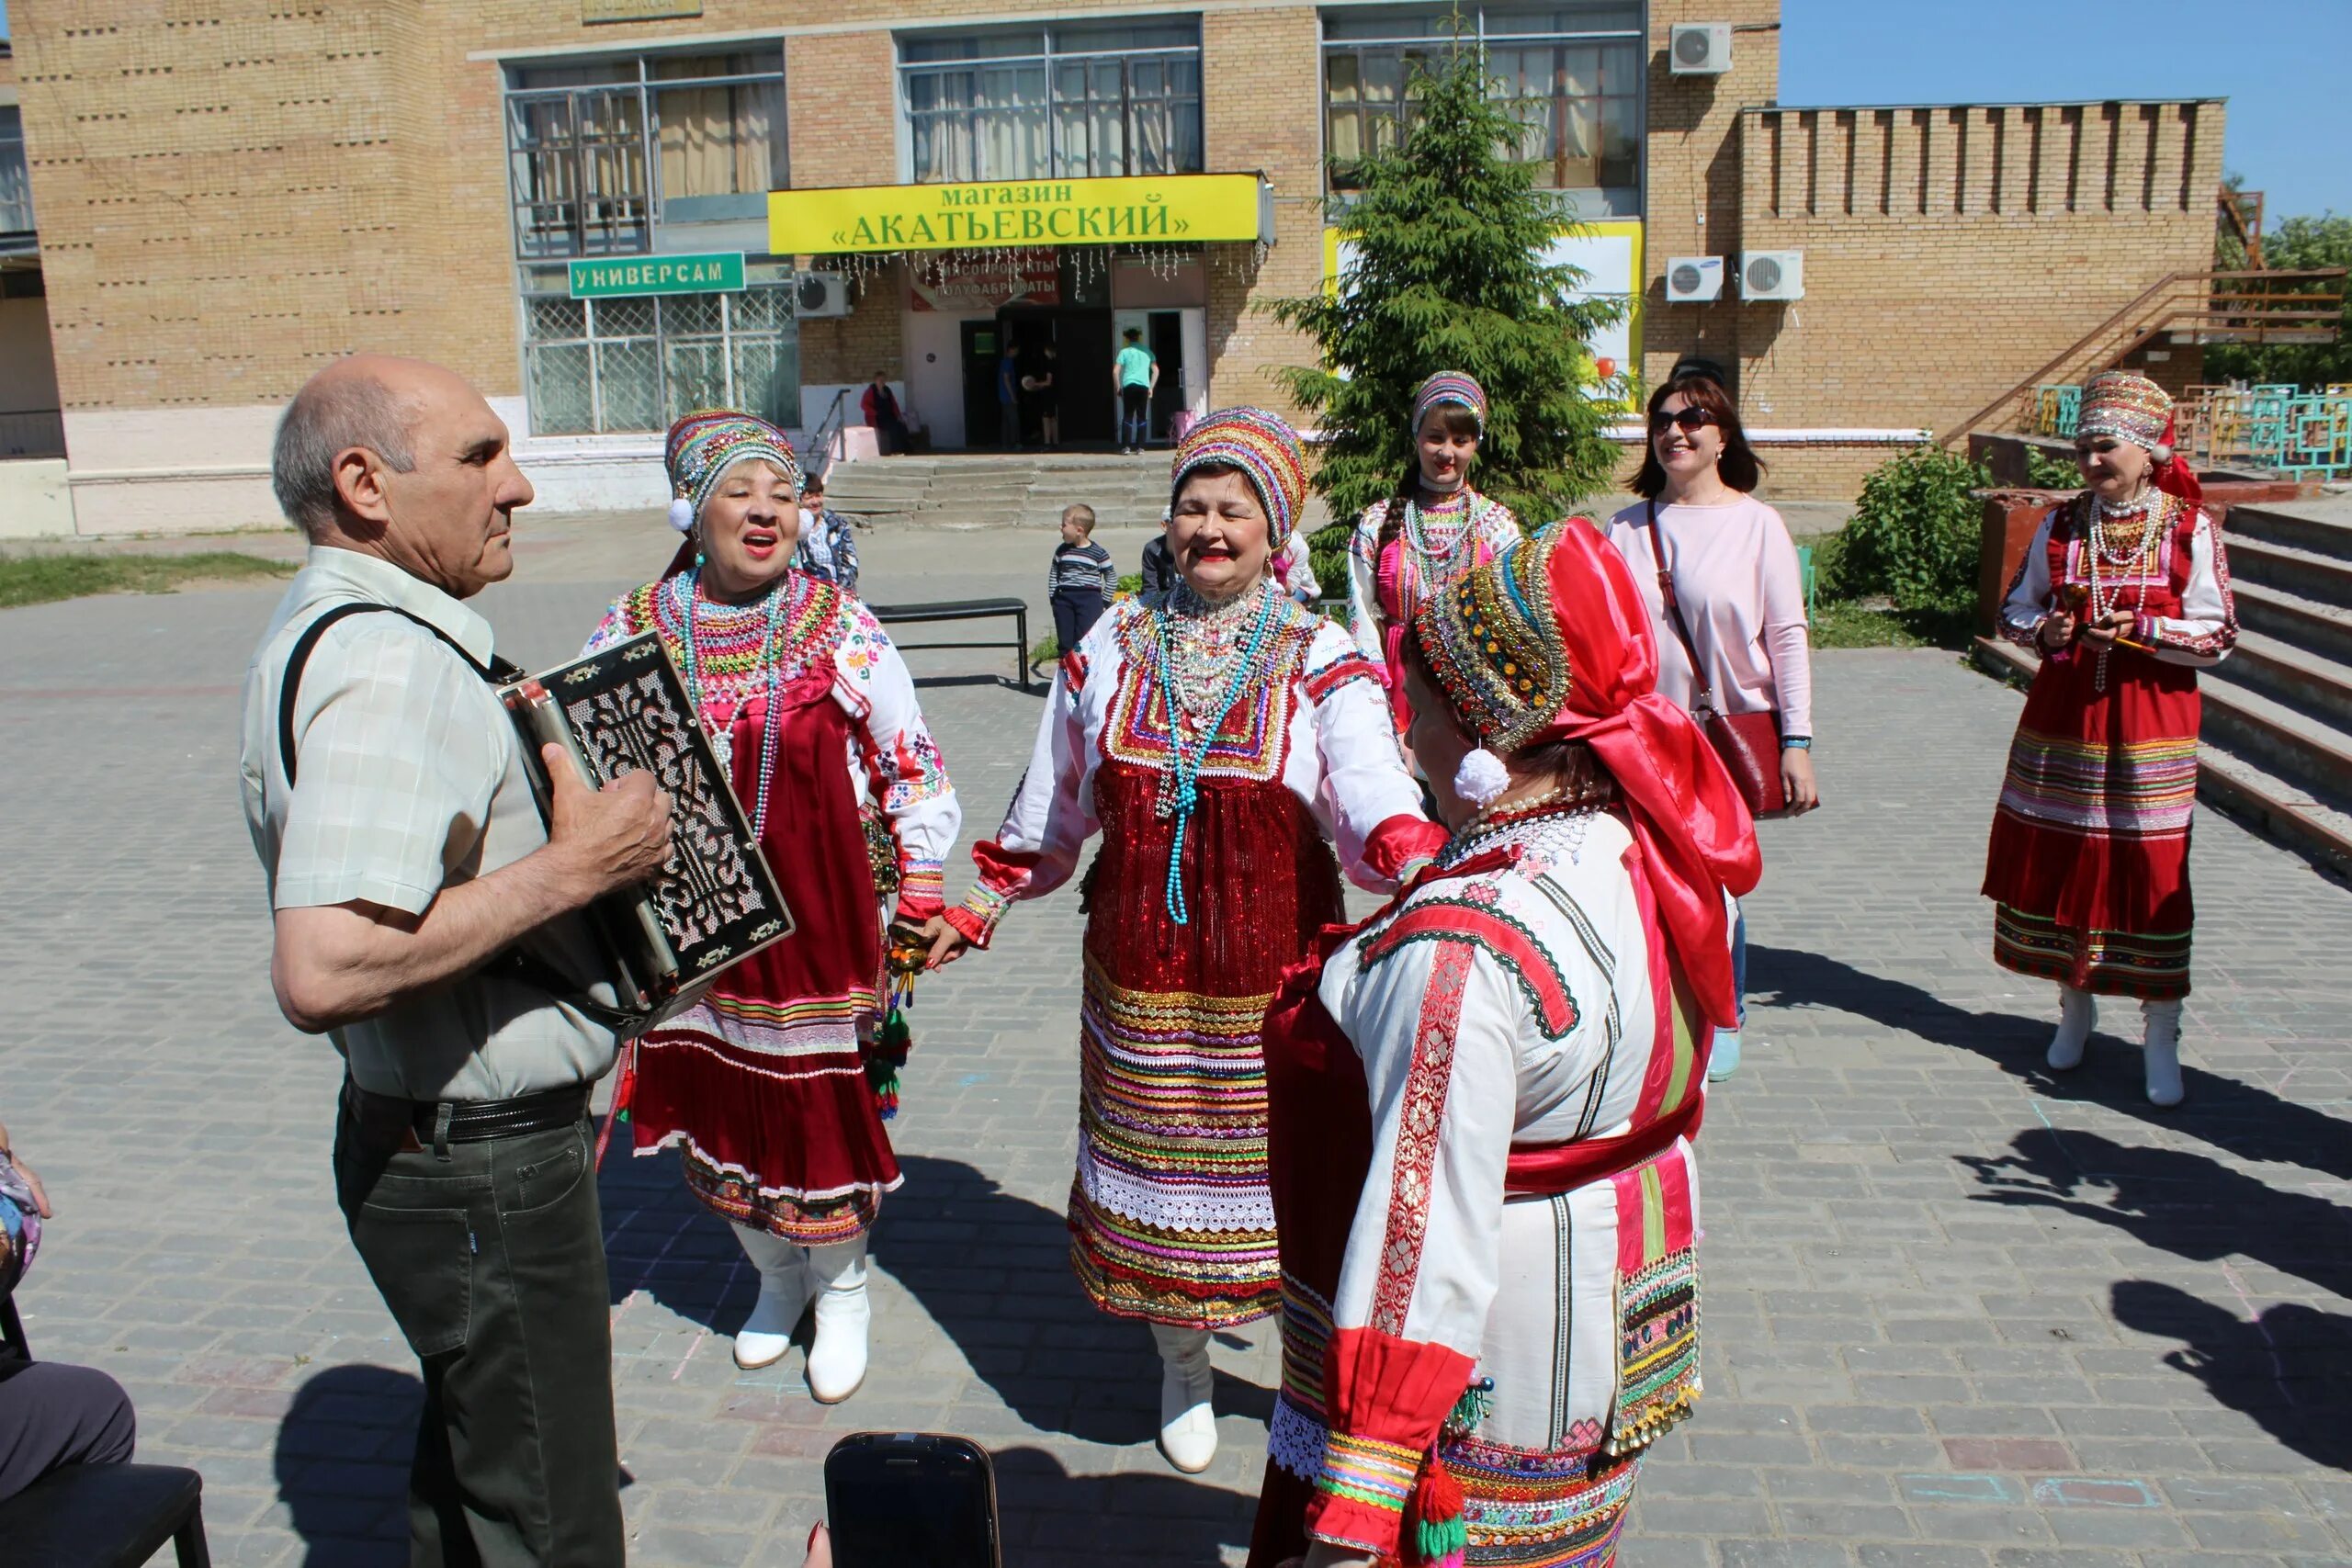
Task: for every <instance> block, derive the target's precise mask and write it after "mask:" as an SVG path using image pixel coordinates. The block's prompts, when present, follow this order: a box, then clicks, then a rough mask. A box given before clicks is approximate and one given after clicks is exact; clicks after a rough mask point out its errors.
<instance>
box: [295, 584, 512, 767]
mask: <svg viewBox="0 0 2352 1568" xmlns="http://www.w3.org/2000/svg"><path fill="white" fill-rule="evenodd" d="M379 611H380V612H382V613H383V614H385V615H399V616H401V617H403V618H404V619H407V620H411V621H414V622H415V623H416V624H417V625H418V626H423V627H424V629H425V630H426V631H429V632H431V633H432V634H433V635H434V636H435V637H439V638H440V639H441V640H442V641H443V642H444V643H446V644H447V645H448V648H449V651H450V652H452V653H454V654H456V655H457V656H458V658H460V659H462V660H465V661H466V664H467V666H468V667H469V668H470V669H471V670H472V671H473V672H474V673H475V674H477V675H479V676H481V678H482V679H483V680H484V681H487V682H492V683H499V684H503V683H504V682H509V681H519V680H521V679H522V678H523V676H524V671H523V668H522V666H520V665H518V664H515V663H512V662H510V661H508V660H503V659H500V658H497V657H496V656H494V655H493V656H492V659H491V661H490V662H489V663H488V664H484V663H483V662H482V661H481V660H479V659H476V658H475V657H474V656H473V655H472V654H470V653H468V652H467V651H466V650H465V648H464V647H463V646H462V645H461V644H459V642H458V639H457V638H456V637H451V636H450V635H449V634H448V633H447V632H445V631H443V630H442V629H441V628H440V627H439V626H435V625H434V624H433V623H432V622H431V621H428V620H426V619H425V618H424V616H422V615H411V614H409V612H408V611H406V610H402V609H400V608H398V607H396V606H394V605H390V604H376V603H375V602H374V601H372V600H365V599H363V600H360V601H357V602H356V603H354V604H337V605H336V606H335V607H334V609H332V610H329V611H327V612H326V613H325V614H324V615H321V616H320V617H319V618H318V619H317V620H314V621H312V622H311V624H310V625H309V626H304V627H303V628H302V635H301V636H300V637H296V638H295V639H294V651H293V652H291V653H289V654H288V655H287V656H286V673H285V675H284V676H283V677H281V678H280V679H279V681H278V685H277V758H278V761H279V762H281V763H282V764H283V765H284V767H285V771H286V784H287V787H288V788H289V789H290V788H292V787H293V784H294V697H295V694H297V693H298V692H300V690H301V686H302V670H303V667H304V666H306V665H308V664H309V663H310V662H311V653H312V652H313V651H314V650H315V649H317V648H318V646H319V639H320V638H321V637H324V636H326V632H327V628H328V627H329V626H333V625H334V624H335V623H336V622H337V621H340V620H344V619H345V618H346V617H348V616H352V615H371V614H374V613H376V612H379Z"/></svg>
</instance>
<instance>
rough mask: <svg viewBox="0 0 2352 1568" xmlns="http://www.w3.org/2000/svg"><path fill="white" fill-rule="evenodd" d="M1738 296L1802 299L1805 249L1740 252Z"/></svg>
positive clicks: (1743, 297) (1744, 297)
mask: <svg viewBox="0 0 2352 1568" xmlns="http://www.w3.org/2000/svg"><path fill="white" fill-rule="evenodd" d="M1739 297H1740V298H1741V299H1804V252H1803V251H1742V252H1740V253H1739Z"/></svg>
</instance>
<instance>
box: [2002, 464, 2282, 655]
mask: <svg viewBox="0 0 2352 1568" xmlns="http://www.w3.org/2000/svg"><path fill="white" fill-rule="evenodd" d="M2064 510H2065V507H2064V505H2060V506H2057V507H2053V508H2052V510H2051V513H2050V515H2049V516H2047V517H2044V518H2043V519H2042V520H2041V525H2040V526H2039V527H2037V528H2035V529H2034V531H2033V542H2032V543H2031V544H2030V545H2028V546H2027V547H2026V549H2025V559H2024V561H2023V562H2021V563H2020V564H2019V566H2018V574H2017V576H2016V577H2014V578H2012V579H2011V580H2010V581H2009V592H2008V596H2007V599H2005V600H2004V601H2003V602H2002V604H2001V633H2002V635H2003V636H2004V637H2007V638H2008V639H2009V640H2010V641H2011V642H2014V643H2016V644H2018V645H2019V646H2020V647H2024V648H2031V649H2034V651H2035V652H2037V653H2039V652H2041V651H2043V650H2042V649H2040V648H2038V647H2036V646H2035V638H2036V637H2037V636H2038V635H2039V634H2040V632H2041V623H2042V622H2044V621H2046V620H2048V619H2049V618H2050V616H2051V615H2052V609H2051V595H2052V592H2053V585H2052V582H2051V581H2050V533H2051V529H2052V527H2053V526H2054V525H2056V523H2057V521H2058V517H2059V514H2060V513H2063V512H2064ZM2191 526H2192V528H2193V532H2192V533H2191V534H2190V535H2189V540H2188V582H2187V584H2186V585H2185V586H2184V587H2183V588H2182V590H2181V594H2180V614H2179V615H2144V614H2143V615H2141V616H2140V617H2139V624H2138V625H2137V626H2134V627H2133V628H2132V630H2131V633H2130V634H2129V635H2130V636H2131V640H2132V641H2134V642H2137V643H2141V644H2143V645H2145V646H2146V647H2147V649H2149V651H2150V652H2151V653H2152V654H2154V657H2156V658H2158V659H2161V660H2164V661H2165V663H2167V664H2186V665H2189V666H2191V667H2192V668H2196V669H2199V670H2202V669H2209V668H2211V666H2213V665H2216V664H2219V663H2220V662H2221V661H2222V660H2224V659H2226V658H2228V657H2229V653H2230V649H2233V648H2234V647H2235V646H2236V645H2237V628H2238V617H2237V610H2236V607H2235V606H2234V605H2233V604H2232V603H2231V600H2230V569H2229V562H2228V558H2227V556H2226V554H2225V553H2224V551H2223V549H2222V538H2221V530H2220V529H2219V528H2217V527H2215V526H2214V525H2213V519H2212V517H2211V515H2210V514H2208V513H2206V512H2205V511H2204V510H2203V509H2202V508H2201V507H2200V508H2199V510H2198V513H2197V517H2196V520H2195V522H2194V524H2193V525H2191ZM2087 548H2088V545H2087V544H2086V542H2085V541H2083V540H2081V539H2076V540H2075V541H2073V542H2072V543H2071V544H2069V545H2068V546H2067V547H2066V558H2067V562H2068V567H2067V577H2068V579H2069V580H2070V581H2088V574H2087V573H2086V571H2085V570H2084V563H2083V552H2084V551H2085V550H2086V549H2087ZM2171 557H2172V552H2171V551H2170V550H2169V549H2167V550H2166V551H2165V553H2164V558H2163V560H2162V562H2161V563H2160V564H2159V566H2158V569H2157V574H2156V575H2155V576H2154V577H2152V578H2150V579H2148V580H2147V581H2148V584H2149V585H2150V586H2154V585H2156V584H2158V583H2164V584H2166V585H2168V584H2169V581H2170V577H2169V573H2170V570H2171ZM2124 586H2125V587H2126V588H2127V589H2128V588H2129V587H2130V586H2131V580H2129V579H2127V580H2126V581H2125V584H2124ZM2127 601H2128V595H2127ZM2119 607H2120V608H2123V609H2130V608H2131V604H2130V603H2129V602H2127V603H2125V604H2122V605H2120V606H2119Z"/></svg>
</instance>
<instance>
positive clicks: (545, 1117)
mask: <svg viewBox="0 0 2352 1568" xmlns="http://www.w3.org/2000/svg"><path fill="white" fill-rule="evenodd" d="M343 1097H344V1103H345V1105H346V1106H348V1107H349V1108H350V1111H351V1115H352V1120H353V1121H354V1122H356V1123H357V1124H358V1127H359V1132H360V1134H361V1136H362V1137H363V1138H365V1139H366V1140H367V1141H368V1142H369V1143H371V1144H375V1145H379V1146H384V1147H390V1148H395V1149H400V1150H403V1151H406V1150H420V1149H425V1148H442V1147H445V1146H447V1145H450V1144H485V1143H488V1142H490V1141H491V1140H492V1139H493V1138H514V1137H520V1136H521V1135H522V1134H526V1133H545V1132H549V1131H552V1130H554V1129H556V1128H560V1127H570V1126H573V1125H576V1124H577V1123H578V1122H581V1121H582V1119H583V1118H585V1117H586V1116H587V1114H588V1086H587V1085H586V1084H572V1085H570V1086H568V1087H566V1088H563V1089H542V1090H540V1091H539V1092H538V1093H537V1094H518V1095H516V1096H515V1097H514V1098H513V1099H512V1100H403V1099H401V1097H400V1096H398V1095H391V1094H377V1093H375V1092H373V1091H372V1090H369V1089H361V1088H360V1087H359V1086H358V1085H357V1084H355V1083H352V1082H350V1081H349V1080H347V1079H346V1080H345V1083H344V1086H343Z"/></svg>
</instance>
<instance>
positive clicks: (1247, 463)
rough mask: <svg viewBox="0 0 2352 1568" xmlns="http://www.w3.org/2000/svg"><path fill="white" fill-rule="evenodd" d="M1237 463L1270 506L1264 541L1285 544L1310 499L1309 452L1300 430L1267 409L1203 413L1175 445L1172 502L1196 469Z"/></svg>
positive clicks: (1271, 544)
mask: <svg viewBox="0 0 2352 1568" xmlns="http://www.w3.org/2000/svg"><path fill="white" fill-rule="evenodd" d="M1194 468H1238V469H1240V470H1241V471H1242V473H1244V474H1245V475H1247V476H1248V477H1249V479H1250V489H1252V490H1254V491H1257V492H1258V502H1259V504H1260V505H1261V506H1263V507H1264V508H1265V509H1266V544H1267V547H1269V548H1270V549H1277V550H1278V549H1281V548H1282V547H1283V543H1284V542H1285V541H1286V540H1288V539H1289V538H1290V531H1291V528H1292V526H1293V525H1295V523H1296V522H1297V521H1298V509H1299V506H1300V504H1301V503H1302V502H1305V501H1306V452H1305V451H1303V450H1302V449H1301V448H1300V446H1299V444H1298V432H1296V431H1295V430H1293V429H1292V428H1291V427H1290V425H1289V423H1288V422H1286V421H1285V420H1283V418H1282V416H1281V415H1279V414H1272V413H1268V412H1266V411H1265V410H1264V409H1252V408H1230V409H1218V410H1217V411H1216V412H1214V413H1210V414H1207V415H1204V417H1203V418H1202V419H1201V420H1200V422H1199V423H1196V424H1194V425H1193V428H1192V429H1191V430H1190V431H1189V432H1187V433H1186V434H1185V436H1184V439H1183V440H1182V441H1181V442H1179V443H1178V444H1177V446H1176V461H1175V464H1174V467H1173V469H1172V471H1171V472H1170V478H1169V489H1170V506H1171V508H1172V507H1173V505H1174V492H1175V491H1180V490H1182V489H1183V488H1184V476H1185V475H1186V474H1189V473H1191V472H1192V471H1193V469H1194Z"/></svg>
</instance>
